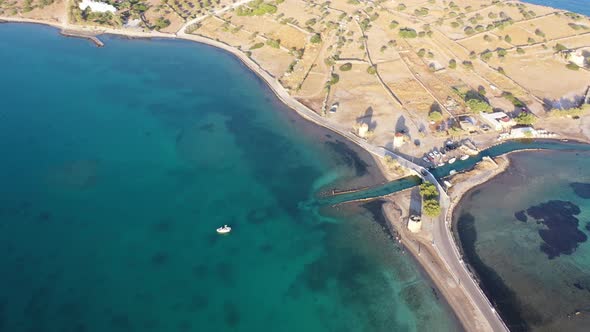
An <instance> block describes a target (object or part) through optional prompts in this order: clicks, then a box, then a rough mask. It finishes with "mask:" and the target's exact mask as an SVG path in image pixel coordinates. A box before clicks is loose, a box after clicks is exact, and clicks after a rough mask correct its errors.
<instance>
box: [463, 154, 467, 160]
mask: <svg viewBox="0 0 590 332" xmlns="http://www.w3.org/2000/svg"><path fill="white" fill-rule="evenodd" d="M468 158H469V155H468V154H466V155H463V156H462V157H461V160H467V159H468Z"/></svg>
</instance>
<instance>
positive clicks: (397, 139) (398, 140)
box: [393, 132, 408, 149]
mask: <svg viewBox="0 0 590 332" xmlns="http://www.w3.org/2000/svg"><path fill="white" fill-rule="evenodd" d="M407 140H408V137H407V136H406V135H405V134H404V133H400V132H397V133H395V136H394V137H393V148H394V149H395V148H401V147H402V145H404V144H406V142H407Z"/></svg>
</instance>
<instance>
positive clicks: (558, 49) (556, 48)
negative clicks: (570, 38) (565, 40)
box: [553, 43, 568, 52]
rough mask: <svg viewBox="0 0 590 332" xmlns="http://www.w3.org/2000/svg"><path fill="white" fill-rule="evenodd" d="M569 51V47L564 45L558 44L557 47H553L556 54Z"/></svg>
mask: <svg viewBox="0 0 590 332" xmlns="http://www.w3.org/2000/svg"><path fill="white" fill-rule="evenodd" d="M567 49H568V48H567V47H565V46H564V45H562V44H560V43H557V44H555V46H553V50H554V51H555V52H561V51H565V50H567Z"/></svg>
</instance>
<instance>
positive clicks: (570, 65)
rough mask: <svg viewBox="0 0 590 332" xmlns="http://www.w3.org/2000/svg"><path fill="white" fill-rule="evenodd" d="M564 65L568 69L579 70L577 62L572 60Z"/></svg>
mask: <svg viewBox="0 0 590 332" xmlns="http://www.w3.org/2000/svg"><path fill="white" fill-rule="evenodd" d="M565 67H566V68H567V69H569V70H574V71H577V70H580V66H578V65H577V64H575V63H573V62H570V63H568V64H567V65H565Z"/></svg>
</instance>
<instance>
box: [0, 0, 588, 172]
mask: <svg viewBox="0 0 590 332" xmlns="http://www.w3.org/2000/svg"><path fill="white" fill-rule="evenodd" d="M64 1H66V0H54V1H52V0H43V1H39V0H33V1H31V0H13V1H10V0H4V1H2V2H0V16H3V17H22V18H31V19H36V20H41V21H47V22H53V23H62V24H68V26H69V27H70V28H71V27H72V26H74V27H75V26H95V27H96V26H99V27H104V28H105V29H106V28H109V29H117V30H121V31H128V32H129V33H131V34H133V33H150V32H152V31H153V32H154V33H155V32H156V31H157V32H159V33H164V34H165V33H170V34H178V33H179V32H183V33H190V34H193V35H198V36H202V37H205V38H208V39H211V40H215V41H219V42H221V43H224V44H226V45H228V46H231V47H234V48H236V49H238V50H239V51H241V52H243V53H244V54H245V55H246V56H248V57H250V58H251V59H252V60H253V61H255V62H256V63H257V64H258V65H259V66H260V68H261V69H262V70H264V71H266V72H267V73H268V74H270V75H271V76H272V77H274V78H275V79H276V80H277V81H278V82H279V83H280V84H281V85H282V86H283V87H284V88H285V89H286V90H287V91H288V92H289V94H290V95H291V96H292V97H294V98H296V99H297V100H299V101H300V102H302V103H303V104H304V105H306V106H308V107H309V108H311V109H312V110H314V111H315V112H317V113H318V114H321V115H322V116H324V117H326V118H327V119H328V121H330V122H334V123H337V124H338V125H341V126H344V127H347V128H350V131H353V132H354V133H355V134H357V135H359V136H360V137H361V138H362V139H365V140H367V141H368V142H370V143H371V144H373V145H377V146H383V147H386V148H390V149H395V150H397V151H398V152H400V153H402V154H406V155H411V156H414V157H420V158H421V157H422V156H424V155H425V154H426V153H428V152H429V151H431V150H433V149H438V148H440V147H442V146H444V143H445V142H446V141H447V140H448V139H469V140H471V142H473V143H475V144H476V146H479V147H481V146H486V145H490V144H493V142H495V141H496V139H497V137H498V135H499V133H500V132H505V133H507V132H509V131H510V127H504V126H503V127H502V128H493V127H492V128H491V126H490V124H489V123H488V122H487V121H485V119H482V118H481V116H480V114H479V113H481V112H496V111H503V112H505V113H506V114H507V115H508V117H509V118H513V119H514V120H516V123H517V124H523V125H532V124H534V125H535V126H536V127H537V128H542V129H545V130H548V131H549V132H555V133H557V134H561V135H565V136H568V137H572V138H578V139H582V140H587V139H588V130H587V128H586V127H588V120H587V118H588V115H587V114H586V113H588V112H585V111H584V110H583V109H584V106H583V105H582V101H583V97H584V96H585V95H586V94H587V90H588V87H589V85H590V71H589V69H588V58H589V56H590V19H589V18H588V17H585V16H581V15H578V14H573V13H569V12H565V11H562V10H557V9H552V8H547V7H542V6H536V5H530V4H524V3H521V2H517V1H497V0H495V1H492V0H455V1H446V0H445V1H443V0H428V1H412V0H406V1H375V2H373V1H362V2H360V1H357V0H334V1H326V2H322V3H320V2H312V1H302V0H275V1H268V2H265V1H262V0H256V1H241V2H237V1H234V2H230V1H227V0H217V1H191V0H174V1H173V0H165V1H156V0H149V1H139V0H135V1H111V3H112V4H113V5H114V6H115V7H116V8H117V11H116V12H115V13H108V12H107V13H93V12H92V11H87V10H86V11H82V10H80V9H79V8H78V3H79V2H78V1H77V0H74V1H67V2H64ZM181 30H182V31H181ZM575 57H577V59H575ZM580 58H581V60H580ZM580 61H581V62H580ZM584 61H586V62H584ZM576 63H577V64H576ZM580 107H581V108H580ZM555 109H561V110H560V111H555ZM521 112H526V113H529V112H530V114H529V116H528V117H526V116H524V117H522V119H520V118H519V113H521ZM465 120H467V121H465ZM585 128H586V129H585ZM396 134H397V135H398V136H399V139H398V140H397V142H396V143H395V144H394V137H395V136H396ZM433 162H434V163H436V162H438V161H433ZM427 163H428V162H427Z"/></svg>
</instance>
